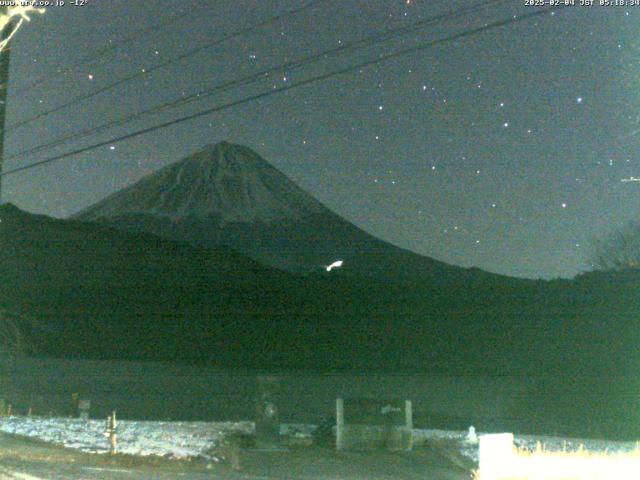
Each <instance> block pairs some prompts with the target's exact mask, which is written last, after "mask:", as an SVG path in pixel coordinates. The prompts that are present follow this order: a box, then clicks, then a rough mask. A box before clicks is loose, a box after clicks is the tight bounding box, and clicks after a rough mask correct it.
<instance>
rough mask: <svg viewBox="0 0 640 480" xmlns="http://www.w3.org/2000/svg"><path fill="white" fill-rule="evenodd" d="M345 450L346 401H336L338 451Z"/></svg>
mask: <svg viewBox="0 0 640 480" xmlns="http://www.w3.org/2000/svg"><path fill="white" fill-rule="evenodd" d="M342 449H344V400H343V399H342V398H338V399H336V450H342Z"/></svg>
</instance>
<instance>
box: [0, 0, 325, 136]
mask: <svg viewBox="0 0 640 480" xmlns="http://www.w3.org/2000/svg"><path fill="white" fill-rule="evenodd" d="M323 1H325V0H311V1H310V2H309V3H307V4H306V5H304V6H302V7H299V8H296V9H294V10H289V11H288V12H285V13H281V14H278V15H275V16H273V17H270V18H268V19H266V20H263V21H262V22H260V23H257V24H254V25H251V26H249V27H245V28H240V29H238V30H234V31H233V32H231V33H229V34H227V35H224V36H223V37H221V38H218V39H216V40H213V41H211V42H207V43H205V44H204V45H201V46H199V47H195V48H192V49H191V50H188V51H187V52H185V53H182V54H180V55H178V56H176V57H173V58H170V59H168V60H166V61H164V62H161V63H159V64H157V65H153V66H151V67H149V68H146V69H142V70H141V71H139V72H137V73H135V74H132V75H129V76H126V77H123V78H121V79H120V80H116V81H115V82H113V83H110V84H109V85H105V86H104V87H102V88H99V89H97V90H95V91H93V92H90V93H87V94H85V95H80V96H78V97H75V98H73V99H72V100H70V101H68V102H66V103H63V104H61V105H58V106H57V107H53V108H51V109H49V110H45V111H44V112H41V113H39V114H37V115H34V116H33V117H30V118H27V119H24V120H20V121H18V122H16V123H14V124H12V125H9V126H8V127H7V130H6V131H5V135H6V134H7V133H11V132H12V131H13V130H15V129H17V128H19V127H22V126H24V125H27V124H29V123H31V122H34V121H36V120H38V119H40V118H42V117H45V116H47V115H50V114H52V113H55V112H58V111H60V110H62V109H64V108H67V107H69V106H71V105H75V104H76V103H79V102H82V101H84V100H87V99H89V98H92V97H95V96H96V95H99V94H101V93H104V92H107V91H109V90H113V89H114V88H116V87H118V86H120V85H123V84H125V83H127V82H130V81H132V80H135V79H138V78H140V77H145V76H147V75H148V74H150V73H151V72H154V71H156V70H160V69H162V68H164V67H167V66H169V65H172V64H174V63H176V62H179V61H181V60H184V59H185V58H189V57H192V56H194V55H196V54H198V53H200V52H202V51H204V50H207V49H209V48H212V47H215V46H217V45H219V44H221V43H224V42H226V41H227V40H231V39H232V38H235V37H238V36H241V35H245V34H247V33H251V32H252V31H254V30H257V29H259V28H262V27H264V26H266V25H269V24H271V23H275V22H277V21H279V20H282V19H284V18H286V17H289V16H292V15H296V14H298V13H301V12H303V11H305V10H308V9H310V8H312V7H314V6H316V5H317V4H319V3H321V2H323Z"/></svg>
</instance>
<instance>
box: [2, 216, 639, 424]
mask: <svg viewBox="0 0 640 480" xmlns="http://www.w3.org/2000/svg"><path fill="white" fill-rule="evenodd" d="M0 219H1V222H0V238H1V242H2V249H0V308H2V309H5V310H7V311H10V312H12V313H13V314H14V315H18V316H19V317H20V318H21V319H22V325H21V326H22V333H23V335H24V337H25V338H26V339H27V340H28V341H29V342H30V343H31V346H32V349H33V351H34V352H36V353H37V354H38V355H41V356H55V357H64V358H94V359H130V360H162V361H171V362H183V363H194V364H201V365H215V366H229V367H239V366H242V367H247V368H260V369H271V368H278V369H289V370H291V369H315V370H318V369H332V370H336V369H338V370H363V369H367V370H369V371H371V370H393V371H418V372H425V373H431V374H453V375H473V376H477V375H523V376H536V375H546V376H547V378H549V377H548V376H551V378H555V379H556V380H557V381H556V382H553V387H554V388H556V389H557V391H558V395H557V398H556V396H554V397H553V398H549V396H548V395H546V396H544V398H545V399H546V400H545V402H549V404H548V405H547V404H540V401H535V399H532V398H528V399H526V400H524V399H523V402H522V408H521V411H522V414H523V415H529V417H532V416H533V417H535V416H536V415H558V416H560V417H566V415H567V414H569V413H571V414H572V415H574V416H575V417H576V421H575V424H576V425H577V424H578V423H580V422H583V423H584V422H590V423H593V422H595V423H597V424H598V425H602V432H603V434H606V435H610V436H621V437H629V436H634V435H635V436H637V435H638V434H640V417H639V414H638V409H637V408H636V406H637V401H636V398H638V397H640V382H638V381H636V380H635V379H636V378H637V372H638V369H639V368H640V353H639V352H640V350H639V349H638V348H637V346H638V345H639V344H640V300H639V298H640V297H639V296H638V293H640V272H638V271H637V270H635V271H634V270H630V271H626V272H616V273H589V274H584V275H580V276H578V277H577V278H576V279H574V280H570V281H569V280H558V281H550V282H547V281H526V280H519V279H510V278H507V277H500V276H492V275H473V271H471V275H467V276H468V277H469V278H470V280H469V281H465V275H453V276H451V277H450V281H449V280H447V279H445V280H444V281H439V282H433V281H431V280H430V276H429V275H425V278H424V279H421V278H420V277H416V278H412V279H406V278H404V279H401V278H394V277H392V276H390V277H385V276H384V275H380V274H377V275H375V276H372V275H366V272H360V273H358V272H353V271H350V272H340V271H336V272H330V273H326V272H321V271H318V272H317V273H311V274H308V275H292V274H289V273H285V272H282V271H279V270H275V269H271V268H267V267H264V266H262V265H260V264H258V263H256V262H253V261H251V260H249V259H247V258H246V257H242V256H240V255H238V254H235V253H234V252H233V251H232V250H230V249H227V248H221V249H205V248H196V247H192V246H188V245H186V244H179V243H175V242H171V241H168V240H161V239H159V238H158V237H155V236H152V235H146V234H134V233H125V232H121V231H117V230H114V229H110V228H107V227H101V226H97V225H92V224H85V223H81V222H74V221H63V220H53V219H50V218H47V217H39V216H34V215H30V214H27V213H25V212H22V211H20V210H19V209H17V208H15V207H13V206H11V205H4V206H2V207H1V208H0ZM347 261H348V259H347ZM461 270H462V269H461ZM467 272H469V271H467ZM478 279H482V280H481V281H480V280H478ZM551 386H552V385H547V386H546V387H545V385H544V384H543V383H541V384H540V388H541V389H545V388H550V387H551ZM602 392H610V397H608V398H607V397H605V396H603V393H602ZM540 398H543V397H542V396H541V397H540Z"/></svg>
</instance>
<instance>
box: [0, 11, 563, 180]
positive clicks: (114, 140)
mask: <svg viewBox="0 0 640 480" xmlns="http://www.w3.org/2000/svg"><path fill="white" fill-rule="evenodd" d="M566 7H567V6H566V5H560V6H557V7H551V8H547V9H544V10H537V11H534V12H531V13H527V14H523V15H519V16H514V17H511V18H508V19H506V20H499V21H496V22H492V23H488V24H485V25H484V26H482V27H478V28H474V29H471V30H466V31H462V32H460V33H457V34H454V35H451V36H448V37H445V38H441V39H438V40H432V41H430V42H427V43H423V44H420V45H416V46H413V47H409V48H405V49H403V50H399V51H397V52H393V53H389V54H386V55H382V56H380V57H378V58H375V59H373V60H367V61H364V62H360V63H357V64H355V65H351V66H348V67H344V68H341V69H338V70H334V71H331V72H327V73H324V74H322V75H318V76H315V77H311V78H308V79H305V80H301V81H299V82H297V83H292V84H291V85H287V86H285V87H282V88H279V89H276V90H273V89H269V90H266V91H263V92H261V93H258V94H255V95H252V96H249V97H245V98H242V99H239V100H235V101H232V102H228V103H225V104H222V105H218V106H216V107H212V108H208V109H206V110H203V111H201V112H197V113H193V114H191V115H187V116H184V117H180V118H177V119H174V120H170V121H167V122H163V123H160V124H158V125H154V126H152V127H147V128H144V129H141V130H137V131H135V132H131V133H128V134H126V135H122V136H120V137H115V138H111V139H109V140H106V141H104V142H99V143H95V144H93V145H89V146H87V147H82V148H78V149H76V150H73V151H71V152H67V153H63V154H60V155H55V156H53V157H49V158H47V159H44V160H40V161H38V162H34V163H31V164H29V165H25V166H22V167H16V168H14V169H11V170H8V171H6V172H2V173H0V177H4V176H7V175H12V174H15V173H18V172H22V171H25V170H29V169H32V168H36V167H39V166H42V165H46V164H48V163H52V162H55V161H57V160H62V159H64V158H67V157H71V156H73V155H78V154H80V153H85V152H88V151H91V150H95V149H96V148H100V147H104V146H106V145H112V144H114V143H119V142H122V141H125V140H129V139H131V138H134V137H138V136H141V135H145V134H147V133H151V132H154V131H156V130H160V129H163V128H166V127H170V126H172V125H177V124H179V123H183V122H186V121H189V120H194V119H196V118H200V117H203V116H206V115H210V114H212V113H216V112H219V111H222V110H226V109H229V108H232V107H235V106H238V105H242V104H245V103H249V102H252V101H255V100H259V99H262V98H267V97H270V96H271V95H275V94H278V93H283V92H286V91H289V90H293V89H295V88H299V87H302V86H305V85H309V84H311V83H315V82H319V81H322V80H327V79H329V78H332V77H336V76H339V75H344V74H347V73H351V72H353V71H356V70H359V69H361V68H365V67H369V66H371V65H375V64H377V63H381V62H385V61H387V60H391V59H394V58H398V57H401V56H405V55H408V54H411V53H416V52H419V51H422V50H426V49H428V48H432V47H434V46H436V45H440V44H444V43H449V42H453V41H456V40H460V39H462V38H466V37H470V36H472V35H477V34H479V33H484V32H487V31H489V30H493V29H495V28H500V27H504V26H506V25H511V24H515V23H520V22H523V21H525V20H528V19H530V18H533V17H538V16H541V15H546V14H548V13H551V12H555V11H559V10H562V9H563V8H566Z"/></svg>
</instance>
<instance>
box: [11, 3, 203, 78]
mask: <svg viewBox="0 0 640 480" xmlns="http://www.w3.org/2000/svg"><path fill="white" fill-rule="evenodd" d="M203 5H204V3H203V4H199V5H197V6H196V7H195V8H201V7H202V6H203ZM188 8H190V10H189V11H184V10H185V8H183V9H181V10H179V11H178V12H174V13H171V14H169V15H164V16H163V17H162V19H161V20H160V21H159V22H157V23H154V24H153V25H151V26H149V27H147V28H143V29H141V30H138V31H136V32H134V33H132V34H131V35H129V36H126V37H124V38H121V39H119V40H118V41H117V43H111V42H108V43H107V45H105V46H103V47H102V48H99V49H97V50H94V51H93V52H90V53H87V54H86V55H84V56H83V57H81V58H80V59H79V60H78V61H76V62H74V63H72V64H71V65H68V66H66V67H60V66H59V67H57V68H55V73H54V74H53V75H51V74H49V75H46V74H45V75H42V76H40V77H38V78H36V79H35V80H34V81H33V82H31V83H29V84H27V85H24V86H22V87H23V90H24V91H26V90H31V89H32V88H34V87H37V86H38V85H41V84H42V83H44V82H50V81H51V79H52V78H55V77H56V76H59V75H64V74H66V73H69V72H72V71H74V70H76V69H77V68H78V67H81V66H82V65H86V64H88V63H93V62H95V61H96V60H98V59H99V58H100V57H103V56H104V55H106V54H108V53H109V52H111V51H113V50H116V49H119V48H122V47H123V46H124V45H126V44H128V43H131V42H132V41H134V40H137V39H138V38H140V37H143V36H145V35H147V34H149V33H152V32H154V31H156V30H162V29H163V28H165V27H167V26H169V25H171V24H173V23H174V22H176V21H179V20H181V19H183V18H188V17H190V16H192V15H193V11H192V10H193V8H192V7H188Z"/></svg>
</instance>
